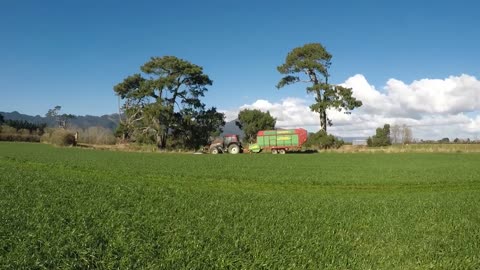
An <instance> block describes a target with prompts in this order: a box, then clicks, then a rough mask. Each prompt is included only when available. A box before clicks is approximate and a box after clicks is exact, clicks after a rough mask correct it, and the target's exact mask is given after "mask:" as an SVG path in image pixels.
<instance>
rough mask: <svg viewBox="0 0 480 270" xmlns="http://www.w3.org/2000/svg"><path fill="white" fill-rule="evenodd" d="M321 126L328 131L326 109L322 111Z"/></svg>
mask: <svg viewBox="0 0 480 270" xmlns="http://www.w3.org/2000/svg"><path fill="white" fill-rule="evenodd" d="M320 128H321V129H322V130H323V131H325V133H327V112H326V111H325V110H323V111H321V112H320Z"/></svg>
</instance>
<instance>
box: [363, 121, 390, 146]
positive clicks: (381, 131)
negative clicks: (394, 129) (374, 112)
mask: <svg viewBox="0 0 480 270" xmlns="http://www.w3.org/2000/svg"><path fill="white" fill-rule="evenodd" d="M367 145H368V146H369V147H379V146H388V145H392V141H391V140H390V125H389V124H385V125H384V126H383V128H377V130H376V134H375V135H374V136H372V137H369V138H368V140H367Z"/></svg>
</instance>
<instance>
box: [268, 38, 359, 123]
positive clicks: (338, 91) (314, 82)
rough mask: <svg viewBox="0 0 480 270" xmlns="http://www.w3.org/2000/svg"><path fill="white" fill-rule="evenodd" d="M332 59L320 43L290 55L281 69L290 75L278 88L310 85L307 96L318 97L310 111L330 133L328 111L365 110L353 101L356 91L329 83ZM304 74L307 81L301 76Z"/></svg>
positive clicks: (283, 72) (283, 79) (298, 48)
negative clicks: (316, 115) (310, 94)
mask: <svg viewBox="0 0 480 270" xmlns="http://www.w3.org/2000/svg"><path fill="white" fill-rule="evenodd" d="M331 59H332V55H331V54H330V53H329V52H327V50H326V49H325V47H323V45H322V44H320V43H310V44H305V45H304V46H302V47H297V48H295V49H293V50H292V51H291V52H290V53H288V55H287V57H286V59H285V63H284V64H282V65H280V66H278V67H277V70H278V71H279V72H280V73H281V74H286V76H285V77H283V78H282V79H281V80H280V82H279V83H278V84H277V88H282V87H284V86H286V85H290V84H294V83H298V82H307V83H311V86H309V87H307V93H313V94H314V95H315V103H314V104H312V105H311V106H310V109H311V110H312V111H314V112H317V113H319V115H320V127H321V129H323V130H324V131H325V132H327V125H330V126H331V125H332V121H331V120H330V119H328V117H327V113H326V111H327V109H336V110H338V111H344V112H345V113H350V111H351V110H353V109H355V108H358V107H360V106H362V102H361V101H359V100H357V99H356V98H355V97H353V95H352V94H353V93H352V89H351V88H346V87H343V86H340V85H332V84H329V83H328V78H329V77H330V74H329V73H328V69H329V68H330V65H331V62H330V60H331ZM301 74H304V76H305V78H301V77H300V75H301Z"/></svg>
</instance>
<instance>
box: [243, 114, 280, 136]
mask: <svg viewBox="0 0 480 270" xmlns="http://www.w3.org/2000/svg"><path fill="white" fill-rule="evenodd" d="M276 121H277V120H276V119H275V118H273V117H272V116H271V115H270V112H268V111H267V112H262V111H260V110H256V109H254V110H249V109H245V110H242V111H240V112H239V113H238V120H237V121H236V122H235V124H236V125H237V126H238V127H239V128H240V129H241V130H242V131H243V132H244V133H245V141H247V142H250V143H251V142H254V141H255V139H256V136H257V133H258V132H259V131H260V130H269V129H274V128H275V123H276Z"/></svg>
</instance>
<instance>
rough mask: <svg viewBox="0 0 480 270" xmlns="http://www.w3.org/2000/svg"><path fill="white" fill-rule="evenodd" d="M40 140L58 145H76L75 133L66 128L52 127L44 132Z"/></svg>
mask: <svg viewBox="0 0 480 270" xmlns="http://www.w3.org/2000/svg"><path fill="white" fill-rule="evenodd" d="M40 141H41V142H46V143H51V144H55V145H58V146H70V145H75V135H73V133H72V132H70V131H67V130H64V129H50V130H47V131H46V132H45V133H44V134H43V136H42V137H41V139H40Z"/></svg>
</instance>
